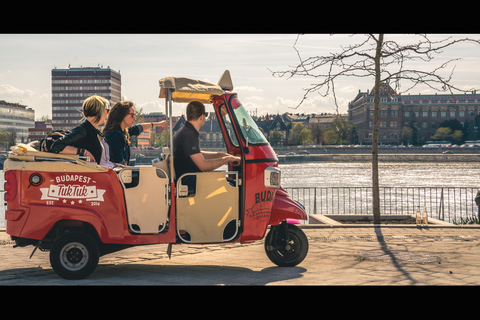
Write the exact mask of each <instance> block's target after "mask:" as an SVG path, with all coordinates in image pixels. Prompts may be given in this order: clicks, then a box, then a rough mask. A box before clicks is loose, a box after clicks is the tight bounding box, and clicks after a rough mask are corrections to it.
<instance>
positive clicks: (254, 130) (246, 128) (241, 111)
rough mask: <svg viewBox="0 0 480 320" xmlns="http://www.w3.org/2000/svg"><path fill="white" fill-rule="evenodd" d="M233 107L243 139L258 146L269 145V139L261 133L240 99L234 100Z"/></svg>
mask: <svg viewBox="0 0 480 320" xmlns="http://www.w3.org/2000/svg"><path fill="white" fill-rule="evenodd" d="M232 107H233V111H234V113H235V117H236V118H237V121H238V124H239V125H240V129H241V132H242V135H243V138H244V139H245V140H246V141H247V140H248V144H249V145H258V144H266V143H268V141H267V139H266V138H265V136H264V135H263V133H262V132H261V131H260V129H259V128H258V126H257V124H256V123H255V121H253V119H252V118H251V117H250V116H249V115H248V113H247V111H246V110H245V108H244V107H243V105H242V104H241V102H240V100H238V98H234V99H232Z"/></svg>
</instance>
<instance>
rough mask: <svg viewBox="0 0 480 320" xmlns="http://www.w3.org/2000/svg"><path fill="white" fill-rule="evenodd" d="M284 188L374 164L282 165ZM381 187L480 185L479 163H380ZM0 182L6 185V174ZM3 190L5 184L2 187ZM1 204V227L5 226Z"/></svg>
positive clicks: (332, 180)
mask: <svg viewBox="0 0 480 320" xmlns="http://www.w3.org/2000/svg"><path fill="white" fill-rule="evenodd" d="M279 168H280V169H281V171H282V178H281V179H282V180H281V181H282V186H284V187H370V186H371V185H372V178H371V175H372V170H371V163H368V162H350V163H341V162H312V163H295V164H281V165H279ZM379 184H380V187H472V188H480V163H479V162H472V163H466V162H465V163H463V162H462V163H452V162H438V163H430V162H414V163H413V162H397V163H395V162H388V163H387V162H385V163H379ZM0 185H1V186H3V174H1V178H0ZM2 189H3V187H2ZM4 216H5V209H4V206H3V205H1V206H0V228H5V226H6V223H5V219H4Z"/></svg>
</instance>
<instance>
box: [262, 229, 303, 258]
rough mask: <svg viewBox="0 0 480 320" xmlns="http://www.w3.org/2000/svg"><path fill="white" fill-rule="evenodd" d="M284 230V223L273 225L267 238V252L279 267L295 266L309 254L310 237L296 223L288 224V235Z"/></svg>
mask: <svg viewBox="0 0 480 320" xmlns="http://www.w3.org/2000/svg"><path fill="white" fill-rule="evenodd" d="M283 223H285V224H286V222H282V224H283ZM284 230H285V228H284V226H282V225H279V226H276V227H272V229H271V230H270V232H269V233H268V234H267V236H266V238H265V252H266V253H267V257H268V258H269V259H270V261H272V262H273V263H275V264H276V265H278V266H279V267H294V266H296V265H298V264H299V263H301V262H302V261H303V259H305V257H306V256H307V253H308V239H307V236H306V235H305V233H304V232H303V231H302V229H300V228H299V227H297V226H295V225H292V224H287V230H288V231H287V232H288V236H287V235H286V234H285V231H284Z"/></svg>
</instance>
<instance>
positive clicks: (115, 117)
mask: <svg viewBox="0 0 480 320" xmlns="http://www.w3.org/2000/svg"><path fill="white" fill-rule="evenodd" d="M134 121H135V108H134V105H133V102H132V101H120V102H117V103H116V104H115V105H114V106H113V107H112V110H110V113H109V116H108V119H107V122H106V123H105V126H104V127H103V129H102V133H103V135H104V136H105V140H106V141H107V142H108V145H109V148H110V153H109V156H110V161H112V162H113V163H115V164H119V165H128V164H129V163H130V137H131V136H138V135H139V134H140V133H142V132H143V130H146V129H151V128H153V127H158V126H163V127H164V126H165V123H166V122H165V120H164V121H160V122H148V123H139V124H136V125H133V122H134Z"/></svg>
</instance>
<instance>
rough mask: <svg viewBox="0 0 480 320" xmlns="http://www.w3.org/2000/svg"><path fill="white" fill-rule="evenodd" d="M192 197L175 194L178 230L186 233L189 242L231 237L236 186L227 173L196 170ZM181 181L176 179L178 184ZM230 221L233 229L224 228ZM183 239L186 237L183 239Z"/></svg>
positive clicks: (223, 239) (180, 234) (180, 232)
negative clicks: (229, 179)
mask: <svg viewBox="0 0 480 320" xmlns="http://www.w3.org/2000/svg"><path fill="white" fill-rule="evenodd" d="M195 175H196V177H197V182H196V190H195V195H194V196H187V197H178V196H177V230H178V232H179V236H180V238H182V239H184V236H183V235H182V232H183V231H185V232H187V233H188V234H189V236H190V240H187V241H186V242H190V243H218V242H224V241H228V240H231V239H232V238H233V237H234V236H235V235H236V233H237V232H238V205H239V188H238V187H234V186H232V185H230V183H228V182H227V180H226V179H225V175H226V172H225V171H223V172H218V171H215V172H199V173H196V174H195ZM180 182H181V181H180V180H179V182H178V184H179V183H180ZM229 223H230V225H232V223H234V224H235V226H236V227H235V231H234V232H229V234H228V239H225V238H224V231H225V229H226V227H227V225H228V224H229ZM184 240H185V239H184Z"/></svg>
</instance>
